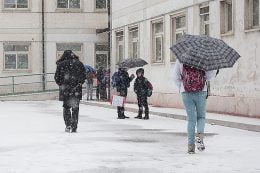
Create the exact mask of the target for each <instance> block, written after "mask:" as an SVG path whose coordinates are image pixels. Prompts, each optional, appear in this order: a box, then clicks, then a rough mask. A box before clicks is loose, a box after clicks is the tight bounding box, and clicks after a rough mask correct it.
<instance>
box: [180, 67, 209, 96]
mask: <svg viewBox="0 0 260 173" xmlns="http://www.w3.org/2000/svg"><path fill="white" fill-rule="evenodd" d="M205 75H206V73H205V71H203V70H200V69H197V68H195V67H191V66H188V65H185V64H183V70H182V81H183V86H184V89H185V91H186V92H198V91H202V90H203V88H204V86H205V82H206V78H205Z"/></svg>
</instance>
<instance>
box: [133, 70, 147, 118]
mask: <svg viewBox="0 0 260 173" xmlns="http://www.w3.org/2000/svg"><path fill="white" fill-rule="evenodd" d="M136 75H137V78H136V79H135V83H134V92H135V93H136V95H137V101H138V107H139V111H138V115H137V117H135V118H138V119H142V113H143V107H144V109H145V111H144V113H145V116H144V119H145V120H148V119H149V107H148V103H147V97H148V90H149V81H148V80H147V79H146V78H145V77H144V69H143V68H139V69H138V70H137V71H136Z"/></svg>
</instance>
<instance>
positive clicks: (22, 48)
mask: <svg viewBox="0 0 260 173" xmlns="http://www.w3.org/2000/svg"><path fill="white" fill-rule="evenodd" d="M15 51H29V46H28V45H15Z"/></svg>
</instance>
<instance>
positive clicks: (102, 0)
mask: <svg viewBox="0 0 260 173" xmlns="http://www.w3.org/2000/svg"><path fill="white" fill-rule="evenodd" d="M95 1H96V10H106V9H107V0H95Z"/></svg>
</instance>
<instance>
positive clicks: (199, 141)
mask: <svg viewBox="0 0 260 173" xmlns="http://www.w3.org/2000/svg"><path fill="white" fill-rule="evenodd" d="M196 145H197V149H198V150H199V151H204V150H205V145H204V142H203V134H201V133H199V134H198V135H197V136H196Z"/></svg>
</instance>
